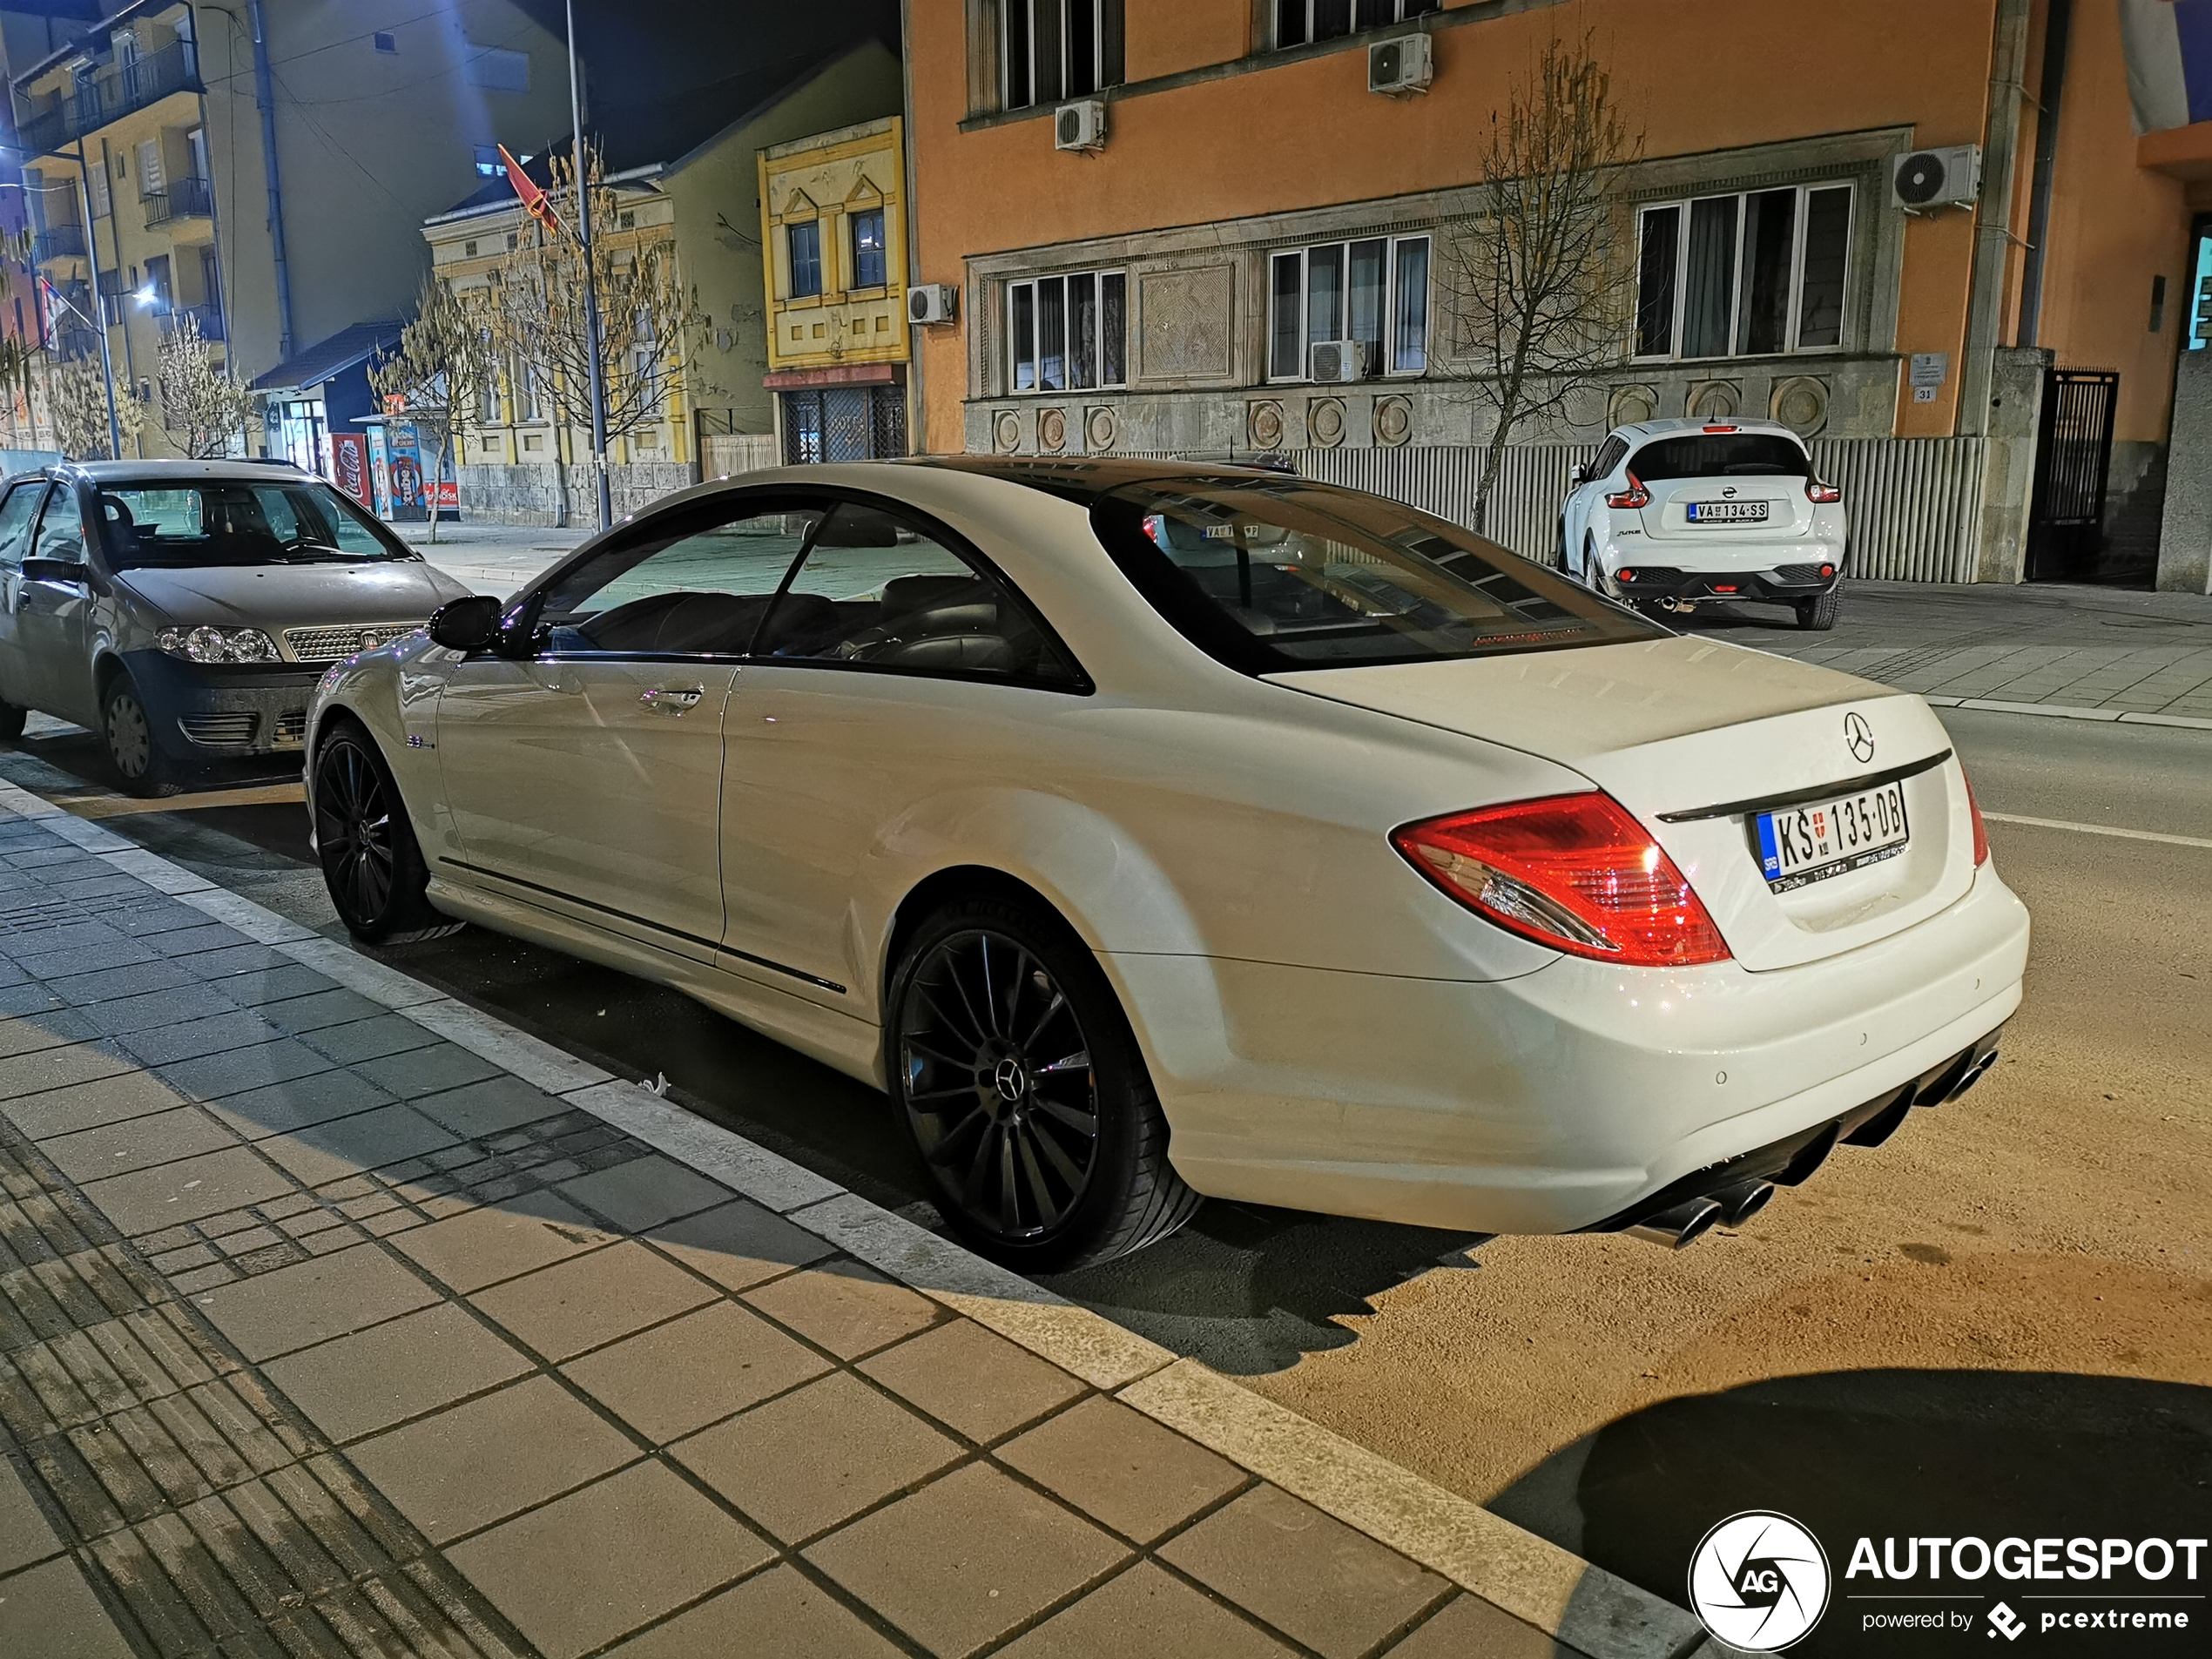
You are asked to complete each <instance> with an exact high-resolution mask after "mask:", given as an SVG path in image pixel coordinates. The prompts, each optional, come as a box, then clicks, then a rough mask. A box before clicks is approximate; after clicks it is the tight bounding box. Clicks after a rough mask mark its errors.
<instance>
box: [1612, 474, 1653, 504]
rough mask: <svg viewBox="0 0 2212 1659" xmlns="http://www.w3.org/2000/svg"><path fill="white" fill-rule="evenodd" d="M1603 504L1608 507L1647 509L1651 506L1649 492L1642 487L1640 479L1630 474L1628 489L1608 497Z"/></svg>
mask: <svg viewBox="0 0 2212 1659" xmlns="http://www.w3.org/2000/svg"><path fill="white" fill-rule="evenodd" d="M1605 504H1606V505H1607V506H1608V507H1649V506H1650V505H1651V492H1650V491H1649V490H1648V489H1645V488H1644V487H1643V480H1642V479H1641V478H1639V477H1637V476H1636V475H1635V474H1634V473H1630V474H1629V487H1628V488H1627V489H1623V490H1622V491H1621V492H1619V493H1618V494H1617V495H1612V496H1607V497H1606V498H1605Z"/></svg>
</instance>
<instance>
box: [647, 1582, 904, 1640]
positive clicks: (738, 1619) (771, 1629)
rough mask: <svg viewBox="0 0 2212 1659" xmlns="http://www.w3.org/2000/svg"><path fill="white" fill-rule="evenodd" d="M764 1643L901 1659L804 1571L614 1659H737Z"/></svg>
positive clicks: (740, 1591) (691, 1616)
mask: <svg viewBox="0 0 2212 1659" xmlns="http://www.w3.org/2000/svg"><path fill="white" fill-rule="evenodd" d="M764 1641H771V1642H773V1643H774V1644H775V1653H776V1659H896V1656H897V1655H898V1654H899V1652H900V1649H897V1648H894V1647H893V1646H892V1645H891V1644H890V1643H889V1642H887V1641H885V1640H884V1639H883V1638H882V1637H881V1636H880V1635H877V1634H876V1633H875V1632H874V1631H873V1630H872V1629H869V1628H868V1627H867V1625H865V1624H863V1623H861V1622H860V1620H859V1619H858V1618H857V1617H855V1616H854V1615H853V1613H852V1612H851V1611H850V1610H849V1609H848V1608H846V1606H845V1604H844V1603H843V1602H840V1601H839V1600H838V1599H837V1598H836V1597H835V1596H833V1595H831V1594H830V1593H829V1592H828V1591H826V1590H825V1589H823V1588H821V1587H820V1586H819V1585H818V1584H816V1583H815V1582H814V1581H813V1580H812V1579H810V1578H808V1577H807V1576H806V1575H805V1574H804V1573H801V1572H799V1570H798V1569H797V1568H792V1567H775V1568H770V1569H769V1570H768V1571H766V1572H765V1573H762V1574H760V1575H759V1576H757V1577H754V1578H749V1579H747V1580H745V1582H744V1583H742V1584H738V1585H735V1586H733V1587H732V1588H729V1589H726V1590H725V1591H723V1592H722V1594H721V1595H718V1596H715V1597H713V1598H712V1599H711V1600H709V1601H705V1602H700V1603H699V1604H698V1606H697V1607H695V1608H691V1610H690V1611H689V1612H687V1613H683V1614H679V1615H677V1616H676V1617H675V1618H672V1619H671V1620H670V1621H669V1622H667V1623H666V1624H663V1625H657V1626H655V1627H654V1628H653V1629H651V1630H648V1631H646V1632H645V1634H644V1635H641V1636H633V1637H632V1638H631V1640H630V1641H628V1642H624V1643H623V1644H622V1646H620V1647H619V1648H617V1649H613V1650H612V1651H611V1652H610V1653H609V1654H608V1655H607V1659H737V1656H739V1655H744V1654H751V1653H755V1652H758V1651H759V1650H760V1649H761V1644H762V1642H764Z"/></svg>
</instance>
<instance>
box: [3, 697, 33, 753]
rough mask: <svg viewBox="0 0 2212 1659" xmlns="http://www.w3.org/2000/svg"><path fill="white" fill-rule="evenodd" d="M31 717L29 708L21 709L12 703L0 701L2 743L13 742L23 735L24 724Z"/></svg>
mask: <svg viewBox="0 0 2212 1659" xmlns="http://www.w3.org/2000/svg"><path fill="white" fill-rule="evenodd" d="M29 718H30V710H29V709H19V708H17V706H16V705H14V704H12V703H0V743H13V742H14V741H15V740H16V739H17V738H19V737H21V736H23V724H24V721H25V720H27V719H29Z"/></svg>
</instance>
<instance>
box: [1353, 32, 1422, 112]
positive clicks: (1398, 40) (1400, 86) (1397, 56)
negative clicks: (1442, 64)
mask: <svg viewBox="0 0 2212 1659" xmlns="http://www.w3.org/2000/svg"><path fill="white" fill-rule="evenodd" d="M1434 78H1436V71H1435V70H1434V68H1433V66H1432V65H1431V64H1430V62H1429V55H1428V37H1427V36H1426V35H1398V36H1394V37H1392V38H1391V39H1389V40H1378V41H1376V42H1375V43H1374V44H1372V45H1371V46H1369V47H1368V48H1367V90H1368V91H1370V92H1383V93H1386V94H1388V95H1389V96H1390V97H1392V98H1404V97H1405V96H1406V95H1407V94H1408V93H1412V92H1426V91H1428V84H1429V82H1430V81H1432V80H1433V79H1434Z"/></svg>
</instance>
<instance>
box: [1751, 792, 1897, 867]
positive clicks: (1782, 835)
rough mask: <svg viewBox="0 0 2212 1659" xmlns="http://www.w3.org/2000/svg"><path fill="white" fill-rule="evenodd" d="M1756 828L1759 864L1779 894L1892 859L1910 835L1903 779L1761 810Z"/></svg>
mask: <svg viewBox="0 0 2212 1659" xmlns="http://www.w3.org/2000/svg"><path fill="white" fill-rule="evenodd" d="M1756 827H1757V833H1758V840H1759V868H1760V871H1761V873H1764V875H1765V877H1766V880H1767V886H1769V887H1772V888H1773V889H1774V890H1775V891H1776V892H1777V893H1787V892H1789V891H1790V890H1791V888H1793V887H1804V886H1805V885H1806V884H1807V883H1808V882H1812V881H1825V880H1827V879H1828V878H1829V877H1830V876H1834V875H1843V874H1844V873H1847V872H1849V871H1851V870H1858V869H1863V868H1865V867H1866V866H1867V865H1870V864H1879V863H1880V862H1881V861H1882V860H1884V859H1893V858H1895V857H1896V856H1897V855H1898V853H1902V852H1904V851H1905V842H1906V841H1907V840H1909V839H1910V838H1911V835H1912V831H1911V829H1910V827H1909V826H1907V825H1906V824H1905V786H1904V785H1903V784H1901V783H1896V784H1884V785H1883V786H1881V787H1880V788H1879V789H1868V790H1864V791H1862V792H1859V793H1858V794H1856V795H1840V796H1838V797H1837V798H1836V799H1834V800H1823V801H1814V802H1812V803H1811V804H1810V805H1807V806H1792V807H1791V808H1790V809H1789V810H1788V811H1786V812H1780V813H1760V814H1759V815H1758V818H1757V820H1756Z"/></svg>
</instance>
